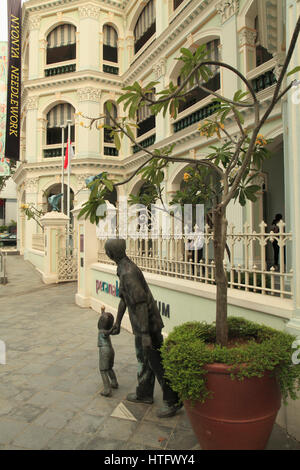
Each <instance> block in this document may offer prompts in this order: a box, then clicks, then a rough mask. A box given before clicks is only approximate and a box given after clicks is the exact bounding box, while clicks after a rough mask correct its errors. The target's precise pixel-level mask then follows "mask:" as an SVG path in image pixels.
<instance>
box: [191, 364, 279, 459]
mask: <svg viewBox="0 0 300 470" xmlns="http://www.w3.org/2000/svg"><path fill="white" fill-rule="evenodd" d="M206 368H207V370H208V374H207V387H208V389H209V390H211V391H212V392H213V394H214V395H213V398H212V399H208V400H206V402H205V403H204V404H201V403H199V402H196V403H195V406H192V403H191V402H190V401H185V402H184V406H185V409H186V412H187V414H188V417H189V419H190V421H191V425H192V427H193V430H194V432H195V435H196V436H197V438H198V441H199V444H200V446H201V448H202V449H203V450H240V449H243V450H263V449H264V448H265V447H266V445H267V443H268V440H269V437H270V434H271V432H272V428H273V425H274V422H275V419H276V415H277V413H278V410H279V408H280V405H281V394H280V389H279V385H278V383H277V381H276V379H275V378H274V377H271V376H270V374H269V373H266V374H265V376H264V377H262V378H260V377H251V378H249V379H248V378H245V379H244V380H243V381H239V380H232V379H231V378H230V372H229V370H228V366H226V365H225V364H209V365H207V366H206Z"/></svg>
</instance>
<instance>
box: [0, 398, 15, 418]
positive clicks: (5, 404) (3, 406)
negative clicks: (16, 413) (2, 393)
mask: <svg viewBox="0 0 300 470" xmlns="http://www.w3.org/2000/svg"><path fill="white" fill-rule="evenodd" d="M14 406H15V402H13V401H12V400H7V399H3V398H0V416H2V415H7V414H8V413H9V412H10V411H11V410H12V409H13V408H14Z"/></svg>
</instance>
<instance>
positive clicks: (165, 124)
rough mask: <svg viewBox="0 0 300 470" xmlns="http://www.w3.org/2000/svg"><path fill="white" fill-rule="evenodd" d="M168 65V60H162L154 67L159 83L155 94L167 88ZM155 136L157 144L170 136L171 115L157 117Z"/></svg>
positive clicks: (155, 77)
mask: <svg viewBox="0 0 300 470" xmlns="http://www.w3.org/2000/svg"><path fill="white" fill-rule="evenodd" d="M166 65H167V59H166V58H165V57H163V58H161V59H160V60H159V61H158V62H157V63H156V64H154V65H153V67H152V70H153V73H154V80H155V81H156V82H159V84H157V85H156V86H155V92H156V93H159V92H160V91H162V90H163V89H164V88H165V76H166ZM155 134H156V142H158V141H159V140H162V139H164V138H165V137H168V136H169V134H170V114H169V113H167V114H166V116H165V117H164V116H163V113H159V114H158V115H156V116H155Z"/></svg>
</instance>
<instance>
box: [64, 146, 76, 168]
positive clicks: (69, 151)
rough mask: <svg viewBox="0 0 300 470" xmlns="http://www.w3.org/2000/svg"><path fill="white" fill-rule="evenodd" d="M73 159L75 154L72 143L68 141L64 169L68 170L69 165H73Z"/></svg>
mask: <svg viewBox="0 0 300 470" xmlns="http://www.w3.org/2000/svg"><path fill="white" fill-rule="evenodd" d="M73 157H74V152H73V147H72V142H69V139H68V142H67V148H66V154H65V163H64V169H66V168H68V166H69V164H71V160H72V158H73Z"/></svg>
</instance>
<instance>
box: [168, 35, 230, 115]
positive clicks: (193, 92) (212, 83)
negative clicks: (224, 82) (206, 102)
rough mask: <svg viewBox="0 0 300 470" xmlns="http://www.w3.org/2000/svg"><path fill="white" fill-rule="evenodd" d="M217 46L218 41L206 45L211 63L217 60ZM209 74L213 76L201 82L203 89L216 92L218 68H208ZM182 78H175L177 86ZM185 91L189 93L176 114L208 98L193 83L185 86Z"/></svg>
mask: <svg viewBox="0 0 300 470" xmlns="http://www.w3.org/2000/svg"><path fill="white" fill-rule="evenodd" d="M219 46H220V40H219V39H214V40H213V41H209V42H208V43H207V44H206V48H207V52H208V55H207V60H212V61H218V60H219ZM209 68H210V70H211V72H212V73H213V76H212V77H211V78H210V80H209V81H208V82H203V86H204V87H205V88H208V89H209V90H211V91H217V90H219V89H220V86H221V85H220V83H221V82H220V68H219V67H216V66H210V67H209ZM183 79H184V77H181V76H180V75H179V76H178V78H177V85H178V86H180V85H181V83H182V82H183ZM186 91H189V94H188V95H187V96H186V98H185V101H181V102H180V104H179V108H178V112H179V113H180V112H182V111H184V110H185V109H187V108H189V107H190V106H193V105H194V104H195V103H197V102H198V101H201V100H203V99H204V98H206V97H207V96H209V93H207V92H205V91H203V90H201V88H199V86H198V85H197V84H196V83H195V84H194V85H193V86H187V89H186Z"/></svg>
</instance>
